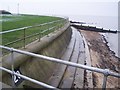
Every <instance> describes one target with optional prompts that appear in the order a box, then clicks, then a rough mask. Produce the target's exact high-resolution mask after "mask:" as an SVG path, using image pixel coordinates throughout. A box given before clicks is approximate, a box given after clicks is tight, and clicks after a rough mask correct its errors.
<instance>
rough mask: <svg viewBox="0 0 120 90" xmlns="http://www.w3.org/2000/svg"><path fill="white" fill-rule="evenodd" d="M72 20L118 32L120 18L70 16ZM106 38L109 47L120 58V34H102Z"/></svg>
mask: <svg viewBox="0 0 120 90" xmlns="http://www.w3.org/2000/svg"><path fill="white" fill-rule="evenodd" d="M69 19H70V20H73V21H79V22H81V21H82V22H85V23H86V24H90V25H91V24H92V25H94V26H97V27H102V28H104V29H111V30H117V31H118V17H117V16H87V15H86V16H85V15H84V16H81V15H71V16H69ZM101 34H102V35H104V36H105V38H106V40H107V41H108V46H109V47H110V49H111V50H112V51H114V52H115V55H116V56H118V57H120V49H119V45H120V42H119V39H120V33H117V34H114V33H101Z"/></svg>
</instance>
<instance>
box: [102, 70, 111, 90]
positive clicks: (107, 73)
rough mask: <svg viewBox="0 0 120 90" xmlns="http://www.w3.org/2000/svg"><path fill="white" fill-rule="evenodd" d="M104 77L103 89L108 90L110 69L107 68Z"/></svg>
mask: <svg viewBox="0 0 120 90" xmlns="http://www.w3.org/2000/svg"><path fill="white" fill-rule="evenodd" d="M105 71H106V72H105V73H104V78H103V85H102V90H106V84H107V77H108V75H109V69H105Z"/></svg>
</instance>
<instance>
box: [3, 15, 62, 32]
mask: <svg viewBox="0 0 120 90" xmlns="http://www.w3.org/2000/svg"><path fill="white" fill-rule="evenodd" d="M59 19H61V18H58V17H51V16H37V15H13V16H2V20H3V22H2V30H3V31H5V30H10V29H15V28H21V27H25V26H31V25H37V24H41V23H46V22H50V21H55V20H59ZM4 20H8V21H4Z"/></svg>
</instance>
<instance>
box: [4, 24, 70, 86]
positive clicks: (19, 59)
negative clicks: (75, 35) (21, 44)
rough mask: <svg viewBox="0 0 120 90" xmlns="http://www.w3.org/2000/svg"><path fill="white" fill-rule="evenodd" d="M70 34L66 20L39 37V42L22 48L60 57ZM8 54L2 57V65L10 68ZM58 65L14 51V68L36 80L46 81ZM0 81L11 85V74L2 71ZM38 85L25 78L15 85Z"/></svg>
mask: <svg viewBox="0 0 120 90" xmlns="http://www.w3.org/2000/svg"><path fill="white" fill-rule="evenodd" d="M71 35H72V30H71V28H70V23H69V22H68V23H67V24H66V25H65V26H64V27H62V28H60V29H59V30H56V31H55V32H53V33H50V34H49V35H47V36H44V37H43V38H41V40H40V42H38V41H34V42H33V43H31V44H29V45H27V46H26V48H25V49H24V50H26V51H30V52H33V53H37V54H42V55H46V56H51V57H55V58H60V57H61V56H62V54H63V52H64V51H65V50H66V48H67V46H68V44H69V42H70V39H71ZM10 57H11V56H10V55H7V56H5V57H3V59H2V66H3V67H6V68H8V69H11V60H10ZM56 65H58V64H57V63H54V62H49V61H45V60H41V59H39V58H35V57H30V56H27V55H22V54H18V53H14V68H15V69H16V70H19V71H20V72H21V74H23V75H26V76H28V77H31V78H33V79H36V80H38V81H42V82H46V83H47V81H48V79H49V78H50V76H51V75H52V73H53V72H54V68H55V67H56ZM2 82H3V83H5V84H8V85H10V86H11V75H10V74H8V73H5V72H2ZM23 86H24V87H30V86H31V87H39V86H38V85H36V84H34V83H31V82H29V81H26V80H21V82H20V83H18V84H17V87H23Z"/></svg>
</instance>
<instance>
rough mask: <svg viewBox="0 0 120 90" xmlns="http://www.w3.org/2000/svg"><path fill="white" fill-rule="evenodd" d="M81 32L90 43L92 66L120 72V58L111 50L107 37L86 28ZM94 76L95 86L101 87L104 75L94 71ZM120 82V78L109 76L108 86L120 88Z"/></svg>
mask: <svg viewBox="0 0 120 90" xmlns="http://www.w3.org/2000/svg"><path fill="white" fill-rule="evenodd" d="M80 32H81V33H82V35H84V37H85V39H86V41H87V43H88V47H89V51H90V58H91V64H92V66H93V67H97V68H102V69H109V70H111V71H113V72H116V73H120V58H118V57H116V56H115V53H114V52H113V51H111V50H110V48H109V46H108V45H107V43H108V42H107V40H106V39H105V37H104V36H103V35H101V34H100V33H99V32H93V31H84V30H80ZM92 76H93V86H94V88H101V87H102V83H103V75H102V74H99V73H93V74H92ZM119 83H120V79H118V78H116V77H111V76H109V77H108V79H107V88H116V89H120V86H119Z"/></svg>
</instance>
